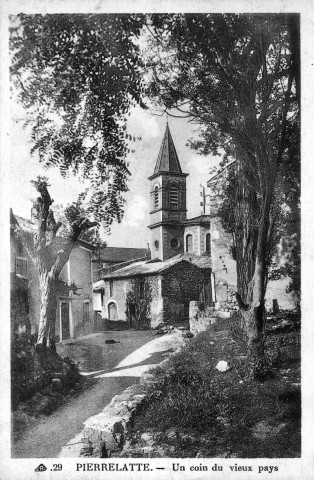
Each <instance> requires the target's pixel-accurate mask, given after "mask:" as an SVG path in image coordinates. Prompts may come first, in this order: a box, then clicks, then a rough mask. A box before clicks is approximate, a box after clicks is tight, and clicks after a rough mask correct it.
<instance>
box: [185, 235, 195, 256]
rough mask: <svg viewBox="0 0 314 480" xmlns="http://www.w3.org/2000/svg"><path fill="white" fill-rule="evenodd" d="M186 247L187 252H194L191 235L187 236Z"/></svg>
mask: <svg viewBox="0 0 314 480" xmlns="http://www.w3.org/2000/svg"><path fill="white" fill-rule="evenodd" d="M185 245H186V251H187V252H193V237H192V235H191V234H189V235H187V236H186V238H185Z"/></svg>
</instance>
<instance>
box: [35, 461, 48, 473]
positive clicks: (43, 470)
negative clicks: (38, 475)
mask: <svg viewBox="0 0 314 480" xmlns="http://www.w3.org/2000/svg"><path fill="white" fill-rule="evenodd" d="M46 470H47V467H45V465H44V464H43V463H41V464H40V465H38V467H37V468H35V472H45V471H46Z"/></svg>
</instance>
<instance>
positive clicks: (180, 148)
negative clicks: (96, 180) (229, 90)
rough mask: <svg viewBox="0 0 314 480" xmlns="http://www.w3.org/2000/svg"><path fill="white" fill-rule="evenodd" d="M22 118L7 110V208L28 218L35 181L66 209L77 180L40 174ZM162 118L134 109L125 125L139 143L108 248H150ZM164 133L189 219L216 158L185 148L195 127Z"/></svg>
mask: <svg viewBox="0 0 314 480" xmlns="http://www.w3.org/2000/svg"><path fill="white" fill-rule="evenodd" d="M23 118H24V112H23V109H22V107H21V106H19V105H18V104H16V103H14V102H13V101H12V104H11V122H12V125H11V162H10V175H9V178H10V204H11V205H10V206H11V208H12V209H13V211H14V213H15V214H17V215H19V216H22V217H25V218H30V211H31V206H32V200H33V199H35V198H36V196H37V195H36V191H35V189H34V188H33V187H32V185H31V184H30V181H31V180H32V179H35V178H36V177H37V175H45V176H47V177H48V178H49V181H50V184H51V187H50V194H51V197H52V198H53V199H54V201H55V204H62V205H66V204H67V203H71V202H73V201H75V200H76V198H77V195H78V194H79V193H80V192H81V191H82V190H83V185H82V183H80V181H79V179H78V178H77V177H73V176H72V177H69V178H67V179H63V178H62V177H61V175H60V173H59V171H58V170H57V169H49V170H44V169H43V167H42V166H41V165H40V163H39V161H38V158H37V157H36V156H32V155H31V154H30V149H31V144H30V131H29V130H27V129H24V128H23ZM166 121H167V120H166V116H165V115H163V116H157V115H154V114H153V113H151V111H150V110H143V109H141V108H140V107H136V108H134V109H133V110H132V113H131V116H130V117H129V121H128V132H129V133H130V134H131V135H134V136H136V137H141V140H136V142H135V143H134V144H133V145H134V146H133V145H132V147H133V149H134V150H135V152H134V153H130V154H129V156H128V158H127V160H128V161H129V162H130V165H129V169H130V172H131V177H130V179H129V182H128V187H129V192H127V193H126V194H125V199H126V204H125V213H124V216H123V219H122V221H121V223H120V224H118V223H117V222H115V223H114V224H113V225H112V227H111V233H110V235H105V236H103V239H104V240H106V242H107V245H108V246H110V247H115V246H116V247H147V244H148V243H149V242H150V230H149V229H148V228H147V226H148V225H149V221H150V220H149V209H150V182H149V180H148V177H149V176H150V175H152V173H153V171H154V167H155V163H156V161H157V156H158V153H159V149H160V146H161V142H162V139H163V136H164V133H165V128H166ZM168 123H169V128H170V131H171V134H172V137H173V140H174V144H175V147H176V150H177V153H178V156H179V161H180V164H181V168H182V171H183V172H184V173H188V174H189V176H188V177H187V208H188V214H187V215H188V218H191V217H194V216H197V215H199V214H200V213H201V206H200V201H201V198H200V184H203V185H204V186H206V182H207V180H208V178H209V176H210V175H209V169H210V167H212V166H213V165H214V164H216V163H217V161H218V159H217V157H210V156H207V157H203V156H201V155H198V154H197V153H196V152H195V151H193V150H191V149H190V148H189V147H188V146H187V145H186V144H187V141H188V140H189V138H191V136H192V135H193V131H194V130H195V128H196V126H195V125H192V124H191V123H189V122H188V121H187V120H186V119H182V118H173V117H170V116H169V118H168Z"/></svg>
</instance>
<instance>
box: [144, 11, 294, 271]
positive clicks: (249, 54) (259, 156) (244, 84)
mask: <svg viewBox="0 0 314 480" xmlns="http://www.w3.org/2000/svg"><path fill="white" fill-rule="evenodd" d="M151 24H152V27H154V29H155V32H157V33H155V32H152V37H151V46H150V49H151V51H152V53H151V54H149V53H148V54H147V57H148V58H147V69H148V74H149V75H150V79H151V85H150V92H151V95H152V96H153V97H154V98H155V99H156V100H157V101H158V102H159V103H160V104H164V106H165V109H166V110H167V112H168V114H170V115H171V114H174V115H179V116H184V117H188V118H190V119H191V121H193V122H194V123H196V124H197V125H198V126H199V127H198V132H199V138H198V139H197V140H195V141H192V142H190V145H191V146H192V148H195V149H196V150H197V151H198V152H199V153H201V154H205V155H208V154H209V153H212V154H214V155H220V154H221V153H222V152H225V155H224V157H223V160H222V164H221V166H225V165H226V163H227V162H228V161H229V162H230V159H231V158H236V159H237V162H238V167H237V168H236V169H235V170H234V171H233V172H232V173H230V177H229V180H228V182H227V185H226V191H225V203H224V204H223V205H222V206H221V211H220V213H221V214H222V217H223V222H224V225H225V226H226V227H227V229H228V230H229V231H232V232H233V233H235V237H236V241H237V242H238V243H239V241H240V237H241V232H239V234H237V229H239V228H241V225H240V227H239V225H238V224H239V223H240V224H242V237H241V238H242V240H243V236H244V228H245V227H246V223H249V224H250V228H251V230H252V232H251V237H254V236H256V235H254V231H256V233H257V231H258V228H259V224H260V219H261V216H262V214H263V208H264V204H265V202H266V199H267V202H268V203H269V205H268V209H270V212H269V215H270V219H269V220H268V221H267V223H269V226H268V227H267V230H268V237H269V238H268V245H267V247H268V251H267V255H268V256H269V255H270V254H271V251H273V250H272V248H273V245H272V236H273V235H274V229H275V225H274V223H275V221H276V217H277V213H278V212H277V210H278V208H277V204H276V202H277V200H278V201H279V202H280V204H281V205H282V201H283V199H282V195H283V193H282V188H281V181H282V178H284V177H285V179H286V180H288V178H289V179H290V180H288V181H291V178H292V177H293V175H292V176H291V175H289V173H290V172H297V171H298V169H299V154H298V150H299V142H298V135H299V125H298V122H299V117H298V100H299V71H298V68H299V51H298V49H299V43H298V18H297V16H293V15H290V16H289V15H272V14H270V15H233V14H228V15H213V14H206V15H205V14H202V15H199V14H187V15H165V16H152V19H151ZM152 27H149V26H148V28H150V30H151V28H152ZM171 109H176V110H171ZM169 110H170V111H169ZM173 112H174V113H173ZM295 178H297V177H296V176H295ZM295 186H297V185H295ZM243 190H245V191H247V192H249V194H250V200H249V202H250V211H249V212H245V214H249V219H244V218H243V214H242V217H241V215H238V216H239V217H240V218H237V213H236V210H235V206H236V205H238V206H239V204H240V203H241V202H243V194H241V192H242V191H243ZM277 191H278V196H276V193H277ZM288 191H289V190H288V189H287V187H286V189H285V193H286V194H287V193H288ZM296 193H298V192H296ZM278 197H279V198H278ZM235 199H236V202H235V201H234V200H235ZM244 200H245V198H244ZM270 205H272V207H270ZM230 207H232V208H230ZM230 212H233V213H230ZM238 214H239V212H238ZM266 226H267V225H266ZM254 243H255V247H254V248H253V250H254V251H255V254H256V247H257V239H256V241H255V242H254ZM236 246H237V245H236ZM237 248H238V249H239V250H240V249H241V248H242V243H241V244H239V245H238V246H237ZM255 254H253V258H252V259H253V261H254V256H255ZM238 260H239V261H240V259H239V258H238ZM253 273H254V271H253V272H252V274H253Z"/></svg>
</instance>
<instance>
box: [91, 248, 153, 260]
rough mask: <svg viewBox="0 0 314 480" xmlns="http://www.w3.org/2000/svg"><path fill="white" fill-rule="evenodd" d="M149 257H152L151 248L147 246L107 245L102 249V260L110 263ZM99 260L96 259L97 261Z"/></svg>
mask: <svg viewBox="0 0 314 480" xmlns="http://www.w3.org/2000/svg"><path fill="white" fill-rule="evenodd" d="M143 257H147V259H149V258H150V250H148V249H147V248H121V247H105V248H102V249H101V250H100V261H101V262H108V263H124V262H128V261H130V260H135V259H138V258H143ZM96 261H98V260H95V262H96Z"/></svg>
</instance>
